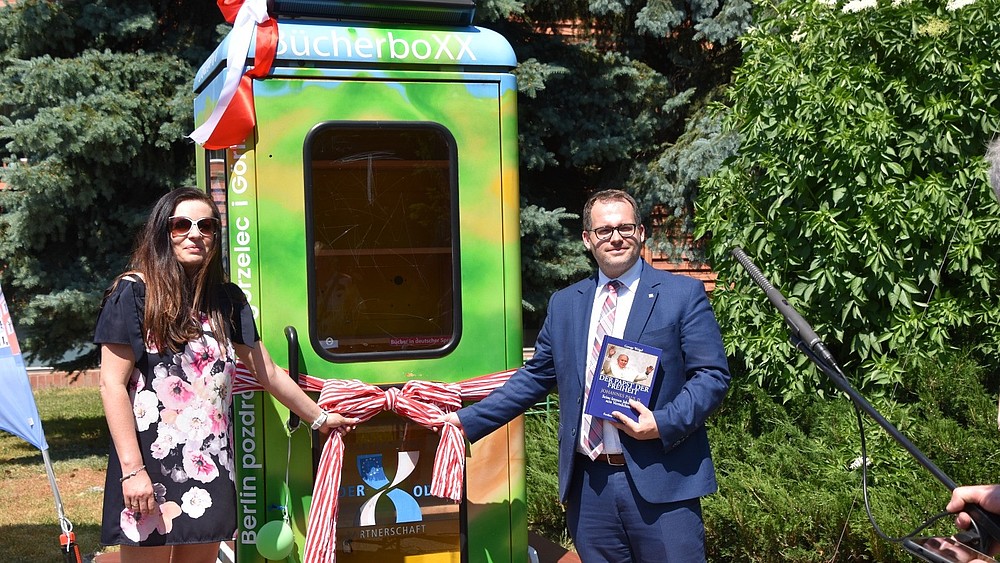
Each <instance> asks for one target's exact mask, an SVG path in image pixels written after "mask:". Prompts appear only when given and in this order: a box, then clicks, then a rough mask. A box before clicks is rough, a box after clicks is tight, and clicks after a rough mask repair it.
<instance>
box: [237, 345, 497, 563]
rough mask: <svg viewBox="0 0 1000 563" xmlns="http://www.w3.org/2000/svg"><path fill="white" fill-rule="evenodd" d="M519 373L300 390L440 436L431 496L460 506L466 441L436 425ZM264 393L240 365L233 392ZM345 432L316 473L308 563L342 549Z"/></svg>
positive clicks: (334, 408) (332, 405)
mask: <svg viewBox="0 0 1000 563" xmlns="http://www.w3.org/2000/svg"><path fill="white" fill-rule="evenodd" d="M514 371H516V370H508V371H503V372H498V373H491V374H487V375H482V376H479V377H475V378H472V379H467V380H465V381H462V382H461V383H437V382H432V381H422V380H410V381H408V382H406V384H405V385H403V387H402V388H397V387H390V388H388V389H386V390H382V389H381V388H379V387H378V386H376V385H370V384H368V383H364V382H362V381H359V380H357V379H326V380H323V379H319V378H316V377H312V376H308V375H303V376H300V378H299V385H300V386H301V387H302V388H303V389H304V390H306V391H319V392H320V395H319V401H318V403H319V406H320V407H322V408H324V409H326V410H328V411H331V412H337V413H340V414H341V415H343V416H346V417H357V418H359V419H360V420H361V422H366V421H368V420H371V419H372V418H373V417H375V416H376V415H377V414H378V413H380V412H382V411H392V412H395V413H396V414H398V415H400V416H402V417H404V418H407V419H409V420H412V421H413V422H415V423H417V424H419V425H421V426H423V427H425V428H428V429H432V430H434V429H436V430H437V432H438V434H439V435H440V441H439V442H438V447H437V452H435V454H434V467H433V469H432V473H431V489H430V494H431V495H434V496H436V497H439V498H446V499H450V500H452V501H455V502H460V501H461V500H462V496H463V490H464V488H465V484H464V478H465V453H466V452H465V437H464V436H463V435H462V431H461V430H459V429H458V427H456V426H454V425H452V424H443V425H442V424H436V421H437V419H439V418H440V417H441V416H442V415H443V414H445V413H449V412H455V411H457V410H458V409H459V408H461V407H462V401H463V400H478V399H482V398H483V397H485V396H486V395H488V394H489V393H490V392H491V391H493V390H494V389H496V388H497V387H499V386H501V385H503V383H504V382H505V381H507V378H508V377H510V376H511V375H512V374H513V373H514ZM259 390H262V387H261V386H260V384H259V383H258V382H257V381H256V380H255V379H254V377H253V375H252V374H251V373H250V370H249V369H247V367H246V366H245V365H243V364H242V363H238V364H237V366H236V375H235V377H234V381H233V393H247V392H253V391H259ZM342 434H343V432H342V431H341V430H339V429H338V430H337V431H336V432H331V433H330V437H329V439H328V440H327V442H326V444H325V445H324V446H323V451H322V453H321V454H320V461H319V465H318V466H317V468H316V481H315V483H314V484H313V497H312V505H311V506H310V509H309V520H308V528H307V532H306V545H305V554H304V555H305V556H304V558H303V562H304V563H333V562H334V561H336V558H337V557H336V548H337V511H338V503H337V493H338V491H339V490H340V480H341V475H342V470H343V466H344V439H343V436H342Z"/></svg>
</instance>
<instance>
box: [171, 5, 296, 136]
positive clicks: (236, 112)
mask: <svg viewBox="0 0 1000 563" xmlns="http://www.w3.org/2000/svg"><path fill="white" fill-rule="evenodd" d="M218 5H219V10H221V11H222V15H223V16H224V17H225V18H226V21H227V22H229V23H232V24H233V30H232V31H231V32H229V49H228V51H227V52H226V77H225V79H224V80H223V83H222V91H221V92H220V94H219V100H218V103H217V104H216V106H215V108H214V109H213V110H212V114H211V115H209V116H208V120H206V121H205V122H204V123H202V124H201V126H200V127H198V128H197V129H195V130H194V131H193V132H192V133H191V135H189V136H190V137H191V139H193V140H194V141H195V142H196V143H198V144H200V145H203V146H204V147H205V148H206V149H210V150H215V149H224V148H228V147H231V146H233V145H237V144H239V143H242V142H243V141H244V140H245V139H246V138H247V137H248V136H249V135H250V134H251V133H252V132H253V128H254V126H255V125H256V124H257V115H256V112H255V111H254V105H253V79H254V78H263V77H265V76H267V74H268V73H269V72H271V65H272V64H273V63H274V55H275V53H276V52H277V49H278V22H277V21H276V20H274V19H273V18H271V17H270V16H268V14H267V0H218ZM255 30H256V32H257V41H256V45H255V47H254V66H253V68H251V69H249V70H247V71H246V72H245V73H244V72H243V69H244V67H245V66H246V63H247V58H248V56H249V54H250V41H251V40H252V39H253V37H254V31H255Z"/></svg>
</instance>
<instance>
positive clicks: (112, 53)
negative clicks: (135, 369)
mask: <svg viewBox="0 0 1000 563" xmlns="http://www.w3.org/2000/svg"><path fill="white" fill-rule="evenodd" d="M205 4H206V3H204V2H182V1H174V2H157V3H149V2H113V1H98V2H88V3H78V2H47V1H42V0H24V1H19V2H17V3H16V4H14V5H12V6H8V7H5V8H0V81H2V83H3V84H4V88H3V89H2V90H0V108H2V112H0V155H2V156H3V161H4V164H5V167H4V169H3V171H2V176H0V180H2V181H3V182H4V183H6V184H7V189H5V190H3V191H0V208H2V209H3V213H0V283H2V285H3V288H4V291H5V293H6V295H7V296H8V299H9V301H10V303H11V307H12V308H14V309H15V310H16V318H17V322H18V328H19V329H21V335H22V340H24V349H25V350H26V351H27V352H28V353H29V354H30V356H29V357H32V358H34V359H36V360H39V361H46V362H53V363H57V364H58V363H60V362H61V361H63V360H64V357H65V355H66V353H67V352H72V351H74V350H80V349H87V348H88V347H87V346H86V343H87V342H88V341H89V339H90V337H91V335H92V332H93V323H94V319H95V316H96V312H97V307H98V305H99V303H100V297H101V293H102V290H103V289H104V288H105V287H106V286H107V284H108V283H109V282H110V280H111V278H112V277H113V276H114V275H116V274H117V273H119V272H120V271H121V270H122V268H123V267H124V265H125V260H126V258H127V256H128V254H129V251H130V250H131V245H132V241H133V237H134V234H135V233H136V231H137V229H138V227H139V226H140V225H141V224H142V222H143V221H144V219H145V214H146V211H147V209H148V206H149V204H150V203H151V202H152V201H154V200H155V199H156V198H157V197H158V196H159V195H161V194H162V193H163V192H165V191H166V190H168V189H169V188H171V187H174V186H176V185H178V184H179V183H182V182H185V181H187V180H189V179H190V178H191V177H192V173H193V151H192V145H191V144H190V142H186V141H184V135H185V134H186V133H187V132H188V131H190V129H191V127H192V123H193V118H192V115H191V113H192V112H191V108H192V102H193V94H192V93H191V89H190V80H191V77H192V76H193V73H194V66H193V65H194V64H198V63H200V60H201V59H203V58H204V57H205V56H207V53H208V52H210V50H211V45H213V44H214V43H215V41H216V32H215V30H214V25H215V24H211V26H209V22H213V21H221V16H219V15H218V11H217V9H216V8H215V6H214V5H209V6H207V7H205ZM210 13H211V14H212V15H209V14H210ZM93 362H94V356H93V353H91V354H90V355H87V356H85V357H83V358H81V359H79V360H78V361H76V362H71V363H69V364H68V365H67V367H74V366H76V365H87V364H93Z"/></svg>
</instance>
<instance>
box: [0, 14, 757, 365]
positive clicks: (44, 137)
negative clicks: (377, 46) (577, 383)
mask: <svg viewBox="0 0 1000 563" xmlns="http://www.w3.org/2000/svg"><path fill="white" fill-rule="evenodd" d="M477 17H478V18H479V19H478V21H477V23H479V24H481V25H484V26H486V27H491V28H494V29H496V30H498V31H500V32H501V33H502V34H504V36H505V37H507V39H508V40H509V41H510V42H511V44H512V45H513V47H514V49H515V52H516V54H517V57H518V60H519V61H521V62H520V65H519V66H518V68H517V70H516V71H515V72H516V74H517V75H518V80H519V88H520V93H521V96H520V99H519V106H520V107H519V116H520V123H519V129H520V141H521V163H522V167H521V175H520V179H521V186H520V187H521V194H522V199H523V201H524V214H523V216H522V234H523V238H524V244H522V251H523V254H522V263H523V264H524V265H525V266H524V270H523V285H524V288H525V290H524V297H525V300H524V305H525V309H526V312H527V315H526V320H527V322H528V324H529V325H530V324H532V323H536V324H537V323H538V321H539V320H540V319H541V318H542V316H543V315H544V309H545V307H546V303H547V299H548V295H549V294H550V293H551V292H552V291H553V290H554V289H555V288H557V287H559V286H561V285H564V284H565V283H567V282H568V281H570V280H574V279H577V278H579V277H581V276H583V275H586V273H588V272H589V271H590V270H591V268H592V267H593V266H592V264H590V262H588V259H589V258H588V256H587V254H586V252H585V251H584V249H583V247H582V245H581V244H580V241H579V232H580V230H579V229H580V222H579V217H578V216H577V215H576V214H577V213H578V212H579V210H580V209H581V208H582V206H583V203H584V201H585V200H586V198H587V196H588V195H589V194H590V193H591V192H593V191H595V190H599V189H604V188H609V187H618V188H625V189H628V190H630V191H632V192H633V193H634V194H635V195H636V196H637V199H639V201H640V203H641V204H642V206H643V208H644V211H645V212H647V213H648V212H649V211H650V209H652V207H653V206H654V205H655V204H663V203H665V204H666V205H667V206H668V208H667V212H668V214H670V215H672V216H674V217H676V219H677V221H678V224H679V225H680V227H679V229H680V230H681V231H684V229H688V228H690V227H689V224H688V221H689V219H690V213H691V207H692V206H691V201H692V200H693V198H694V196H695V195H696V193H697V181H696V178H698V177H699V176H701V175H703V173H705V172H706V171H710V170H712V169H714V168H715V167H716V166H717V164H718V162H720V161H721V160H722V158H723V157H724V156H725V154H728V153H727V152H726V151H727V150H731V147H727V146H725V145H724V144H719V143H715V142H713V141H711V140H708V141H706V139H711V138H712V137H713V136H714V135H717V134H718V133H719V128H718V125H717V123H715V122H713V121H711V120H710V119H708V118H707V117H704V116H705V114H704V108H705V107H706V103H707V101H709V100H712V99H715V98H716V97H717V96H718V91H719V89H720V87H721V86H722V85H724V84H725V83H726V82H727V81H728V79H729V75H730V71H731V69H732V68H733V66H735V64H737V63H738V62H739V46H738V44H737V43H736V42H735V41H734V38H735V37H737V36H738V35H739V34H740V33H742V31H743V30H744V29H745V28H746V27H747V25H748V24H749V21H750V19H749V17H750V3H749V2H748V1H746V0H725V1H722V2H720V1H719V0H695V1H692V2H688V3H682V4H678V3H673V2H666V1H663V0H648V1H645V0H642V1H640V0H615V1H608V0H590V1H584V0H571V1H555V0H523V1H519V0H483V1H481V2H478V3H477ZM221 23H222V17H221V15H220V14H219V12H218V9H217V7H216V6H215V3H214V2H211V1H210V0H197V1H192V0H165V1H162V2H151V1H148V0H138V1H133V2H122V1H120V0H95V1H93V2H50V1H47V0H18V2H16V3H14V4H12V5H8V6H4V7H0V79H2V80H3V81H4V85H5V87H4V89H3V90H2V91H0V114H2V117H0V158H2V160H3V162H4V164H5V165H6V167H5V168H4V169H2V172H0V174H2V176H0V181H2V182H4V183H6V184H7V186H8V189H7V190H6V191H4V192H3V193H2V194H0V206H2V208H3V213H2V214H0V283H2V284H3V287H4V290H5V293H6V295H7V297H8V301H9V302H10V305H11V307H12V309H14V311H15V315H16V318H17V320H18V325H19V329H20V331H21V334H22V340H24V344H25V349H26V350H27V351H29V352H30V353H31V354H32V355H33V356H34V358H33V359H35V360H36V361H46V362H54V361H58V360H60V359H61V358H62V357H63V354H64V353H65V352H66V351H68V350H72V349H74V348H76V347H78V346H81V345H84V344H86V343H87V342H88V340H89V339H90V337H91V332H92V324H93V318H94V315H95V313H96V310H97V306H98V303H99V298H100V294H101V290H102V289H103V288H104V286H105V284H107V282H108V280H109V279H110V278H111V277H112V276H113V275H115V274H116V273H118V272H119V271H120V269H121V268H122V267H123V266H124V261H125V258H126V256H127V255H128V253H129V250H130V246H131V244H132V238H133V236H134V235H133V233H134V232H135V230H136V227H137V226H138V225H139V223H140V222H141V221H142V218H143V217H144V215H145V211H146V208H147V206H148V204H149V203H151V202H152V201H153V200H154V199H155V198H156V197H157V196H158V195H160V194H161V193H163V191H165V190H166V189H168V188H169V187H172V186H175V185H177V184H178V183H182V182H186V181H189V178H190V177H191V176H192V174H193V171H194V167H193V161H192V158H193V150H192V145H191V144H190V143H188V142H186V141H185V140H184V137H183V135H184V134H186V133H187V132H189V131H190V129H191V124H192V117H191V107H192V105H191V93H190V81H191V78H192V76H193V75H194V71H195V68H196V67H197V66H198V65H200V64H201V62H202V61H203V60H204V59H205V57H207V55H208V54H209V52H210V51H211V49H213V48H214V47H215V46H216V45H217V44H218V41H219V40H220V39H221V35H220V34H219V31H218V30H217V28H218V27H219V25H220V24H221ZM22 159H26V160H22ZM681 234H682V235H683V232H682V233H681ZM682 238H683V236H682ZM660 245H661V246H663V247H664V248H667V249H670V248H672V246H671V245H670V244H668V243H666V242H661V243H660ZM683 249H684V247H683V246H682V247H679V248H678V250H683ZM93 359H94V358H93V356H90V357H87V358H84V359H83V360H82V361H81V364H86V363H88V362H92V360H93Z"/></svg>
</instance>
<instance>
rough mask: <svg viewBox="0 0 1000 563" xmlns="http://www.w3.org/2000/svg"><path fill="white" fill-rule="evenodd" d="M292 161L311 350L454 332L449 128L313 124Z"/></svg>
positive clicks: (352, 349) (363, 347) (341, 355)
mask: <svg viewBox="0 0 1000 563" xmlns="http://www.w3.org/2000/svg"><path fill="white" fill-rule="evenodd" d="M304 160H305V176H306V177H305V181H306V205H307V210H306V215H307V217H308V219H309V222H308V227H307V235H306V236H307V243H308V244H309V248H311V250H312V252H311V253H310V255H309V259H310V262H311V263H310V264H309V270H310V274H311V275H310V282H309V283H310V295H309V302H310V332H311V335H312V339H313V344H314V346H315V348H316V349H317V351H318V352H319V353H320V354H321V355H323V356H325V357H327V358H328V359H331V360H339V361H347V360H355V359H366V360H371V359H393V358H398V357H405V356H419V357H432V356H440V355H444V354H445V353H447V352H448V351H449V350H450V349H451V348H453V347H454V346H455V345H456V344H457V341H458V338H459V333H460V322H459V318H460V317H459V314H458V311H459V291H458V288H459V283H458V274H457V272H458V271H459V270H458V257H459V253H458V213H457V209H458V202H457V194H458V189H457V151H456V148H455V140H454V138H453V137H452V136H451V134H450V133H449V132H448V131H447V129H445V128H444V127H442V126H441V125H438V124H435V123H383V122H373V123H359V122H331V123H323V124H320V125H317V126H316V127H315V128H313V130H312V131H311V132H310V134H309V136H308V138H307V139H306V146H305V154H304Z"/></svg>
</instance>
